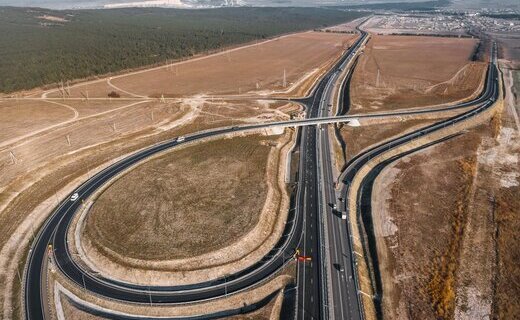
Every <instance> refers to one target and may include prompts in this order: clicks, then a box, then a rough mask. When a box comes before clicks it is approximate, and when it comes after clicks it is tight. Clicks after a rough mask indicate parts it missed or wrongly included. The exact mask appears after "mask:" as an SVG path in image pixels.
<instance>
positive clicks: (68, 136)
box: [67, 135, 70, 147]
mask: <svg viewBox="0 0 520 320" xmlns="http://www.w3.org/2000/svg"><path fill="white" fill-rule="evenodd" d="M67 144H68V145H69V147H70V135H67Z"/></svg>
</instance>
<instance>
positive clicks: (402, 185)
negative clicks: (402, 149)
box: [372, 117, 520, 319]
mask: <svg viewBox="0 0 520 320" xmlns="http://www.w3.org/2000/svg"><path fill="white" fill-rule="evenodd" d="M498 118H500V117H495V119H493V120H492V121H491V122H490V123H489V124H488V125H482V126H480V127H478V128H476V129H474V130H471V131H470V132H469V133H466V134H464V135H462V136H459V137H457V138H453V139H452V140H449V141H447V142H445V143H443V144H439V145H437V146H435V147H433V148H429V149H427V150H425V151H423V152H420V153H418V154H414V155H411V156H407V157H405V158H403V159H402V160H399V161H398V162H397V163H395V164H394V165H392V166H390V167H388V168H386V169H385V170H384V171H383V172H382V173H381V175H380V176H379V177H378V178H377V180H376V183H375V186H374V197H373V199H372V207H373V212H372V213H373V219H374V230H375V233H376V237H377V239H378V240H377V241H378V244H377V246H378V257H379V262H380V267H381V271H382V278H383V310H384V314H385V317H386V318H388V319H452V318H453V317H455V318H460V319H480V318H482V317H486V316H487V315H490V314H491V315H494V316H496V317H497V318H500V319H508V318H511V316H512V317H513V318H514V316H513V314H515V312H517V311H518V303H517V302H514V301H512V300H511V299H510V297H511V296H515V295H516V294H517V293H518V287H516V289H515V285H514V282H515V281H517V279H518V273H517V272H516V271H515V269H516V268H515V267H513V266H514V265H517V263H518V261H519V260H518V255H517V254H516V252H518V250H515V248H517V247H518V245H519V242H518V241H517V239H516V238H517V237H516V236H514V235H513V233H512V230H513V229H514V228H515V226H516V224H515V222H514V218H513V216H514V214H513V212H515V211H516V212H518V206H519V205H520V204H519V203H518V201H517V200H514V199H513V195H514V194H518V192H519V183H518V154H519V151H520V145H519V144H518V140H516V142H515V137H517V133H515V132H514V130H512V129H511V128H510V127H502V128H500V123H499V120H497V119H498ZM516 198H518V197H516ZM516 220H517V219H516ZM497 235H498V238H497ZM515 239H516V240H515ZM506 279H507V280H506ZM493 288H496V291H495V289H493ZM498 305H499V306H500V307H497V306H498Z"/></svg>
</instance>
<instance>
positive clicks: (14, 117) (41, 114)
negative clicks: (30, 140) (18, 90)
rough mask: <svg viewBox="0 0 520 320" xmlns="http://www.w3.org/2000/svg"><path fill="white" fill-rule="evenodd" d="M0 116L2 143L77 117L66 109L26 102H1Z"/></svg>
mask: <svg viewBox="0 0 520 320" xmlns="http://www.w3.org/2000/svg"><path fill="white" fill-rule="evenodd" d="M0 114H2V121H1V122H0V143H2V142H6V141H8V140H10V139H14V138H17V137H20V136H23V135H25V134H27V133H31V132H34V131H37V130H41V129H43V128H46V127H48V126H51V125H54V124H56V123H60V122H63V121H66V120H71V119H73V118H74V117H75V113H74V111H73V110H72V109H69V108H66V107H63V106H60V105H57V104H52V103H45V102H44V103H42V102H40V101H24V100H20V101H2V102H0Z"/></svg>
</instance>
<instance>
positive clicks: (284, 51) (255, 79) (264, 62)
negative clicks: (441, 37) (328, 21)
mask: <svg viewBox="0 0 520 320" xmlns="http://www.w3.org/2000/svg"><path fill="white" fill-rule="evenodd" d="M355 37H356V36H355V35H347V34H334V33H325V32H306V33H298V34H293V35H289V36H285V37H281V38H277V39H275V40H272V41H267V42H264V43H260V44H258V45H251V46H246V47H242V48H238V49H234V50H230V51H227V52H223V53H219V54H215V55H210V56H205V57H201V58H196V59H192V60H187V61H185V62H180V63H177V64H175V65H174V66H164V67H160V68H153V69H150V70H147V71H146V70H145V71H139V72H135V73H129V74H127V75H122V76H117V77H113V78H112V80H111V83H112V84H113V85H114V86H116V87H117V88H120V89H121V90H117V89H114V88H112V87H110V86H108V84H107V81H106V80H101V81H99V82H96V83H89V84H88V85H78V86H73V87H71V89H70V93H71V96H82V95H81V93H83V94H85V92H86V90H87V87H88V91H89V97H95V96H96V97H106V96H107V94H108V92H110V91H112V90H114V91H116V92H118V93H121V95H122V96H128V94H127V93H125V92H129V93H131V94H135V95H144V96H154V97H160V96H161V95H164V96H165V97H179V96H192V95H197V94H234V95H235V94H240V93H242V94H244V93H248V92H255V93H261V94H262V93H264V94H265V93H267V94H268V93H271V92H272V91H273V90H284V89H287V88H289V87H290V86H291V84H292V83H296V82H298V81H299V80H302V79H303V78H305V77H306V76H311V75H312V76H313V77H317V76H318V75H319V71H322V70H321V69H322V68H323V67H324V66H326V65H328V64H330V63H331V62H332V61H334V60H335V59H337V58H338V57H339V56H340V55H341V53H342V52H343V50H344V49H345V48H346V46H348V45H349V44H351V43H352V42H353V40H354V39H355ZM284 69H285V72H286V87H285V88H284V87H283V74H284ZM257 85H258V87H257ZM299 89H301V88H299ZM307 89H308V88H307ZM49 96H50V97H52V96H61V95H60V94H59V93H53V94H51V95H49Z"/></svg>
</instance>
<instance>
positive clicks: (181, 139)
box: [177, 136, 186, 142]
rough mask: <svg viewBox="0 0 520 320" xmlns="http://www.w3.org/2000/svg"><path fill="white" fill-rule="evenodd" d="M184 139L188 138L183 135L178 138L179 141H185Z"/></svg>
mask: <svg viewBox="0 0 520 320" xmlns="http://www.w3.org/2000/svg"><path fill="white" fill-rule="evenodd" d="M184 140H186V138H185V137H182V136H181V137H178V138H177V142H183V141H184Z"/></svg>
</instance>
